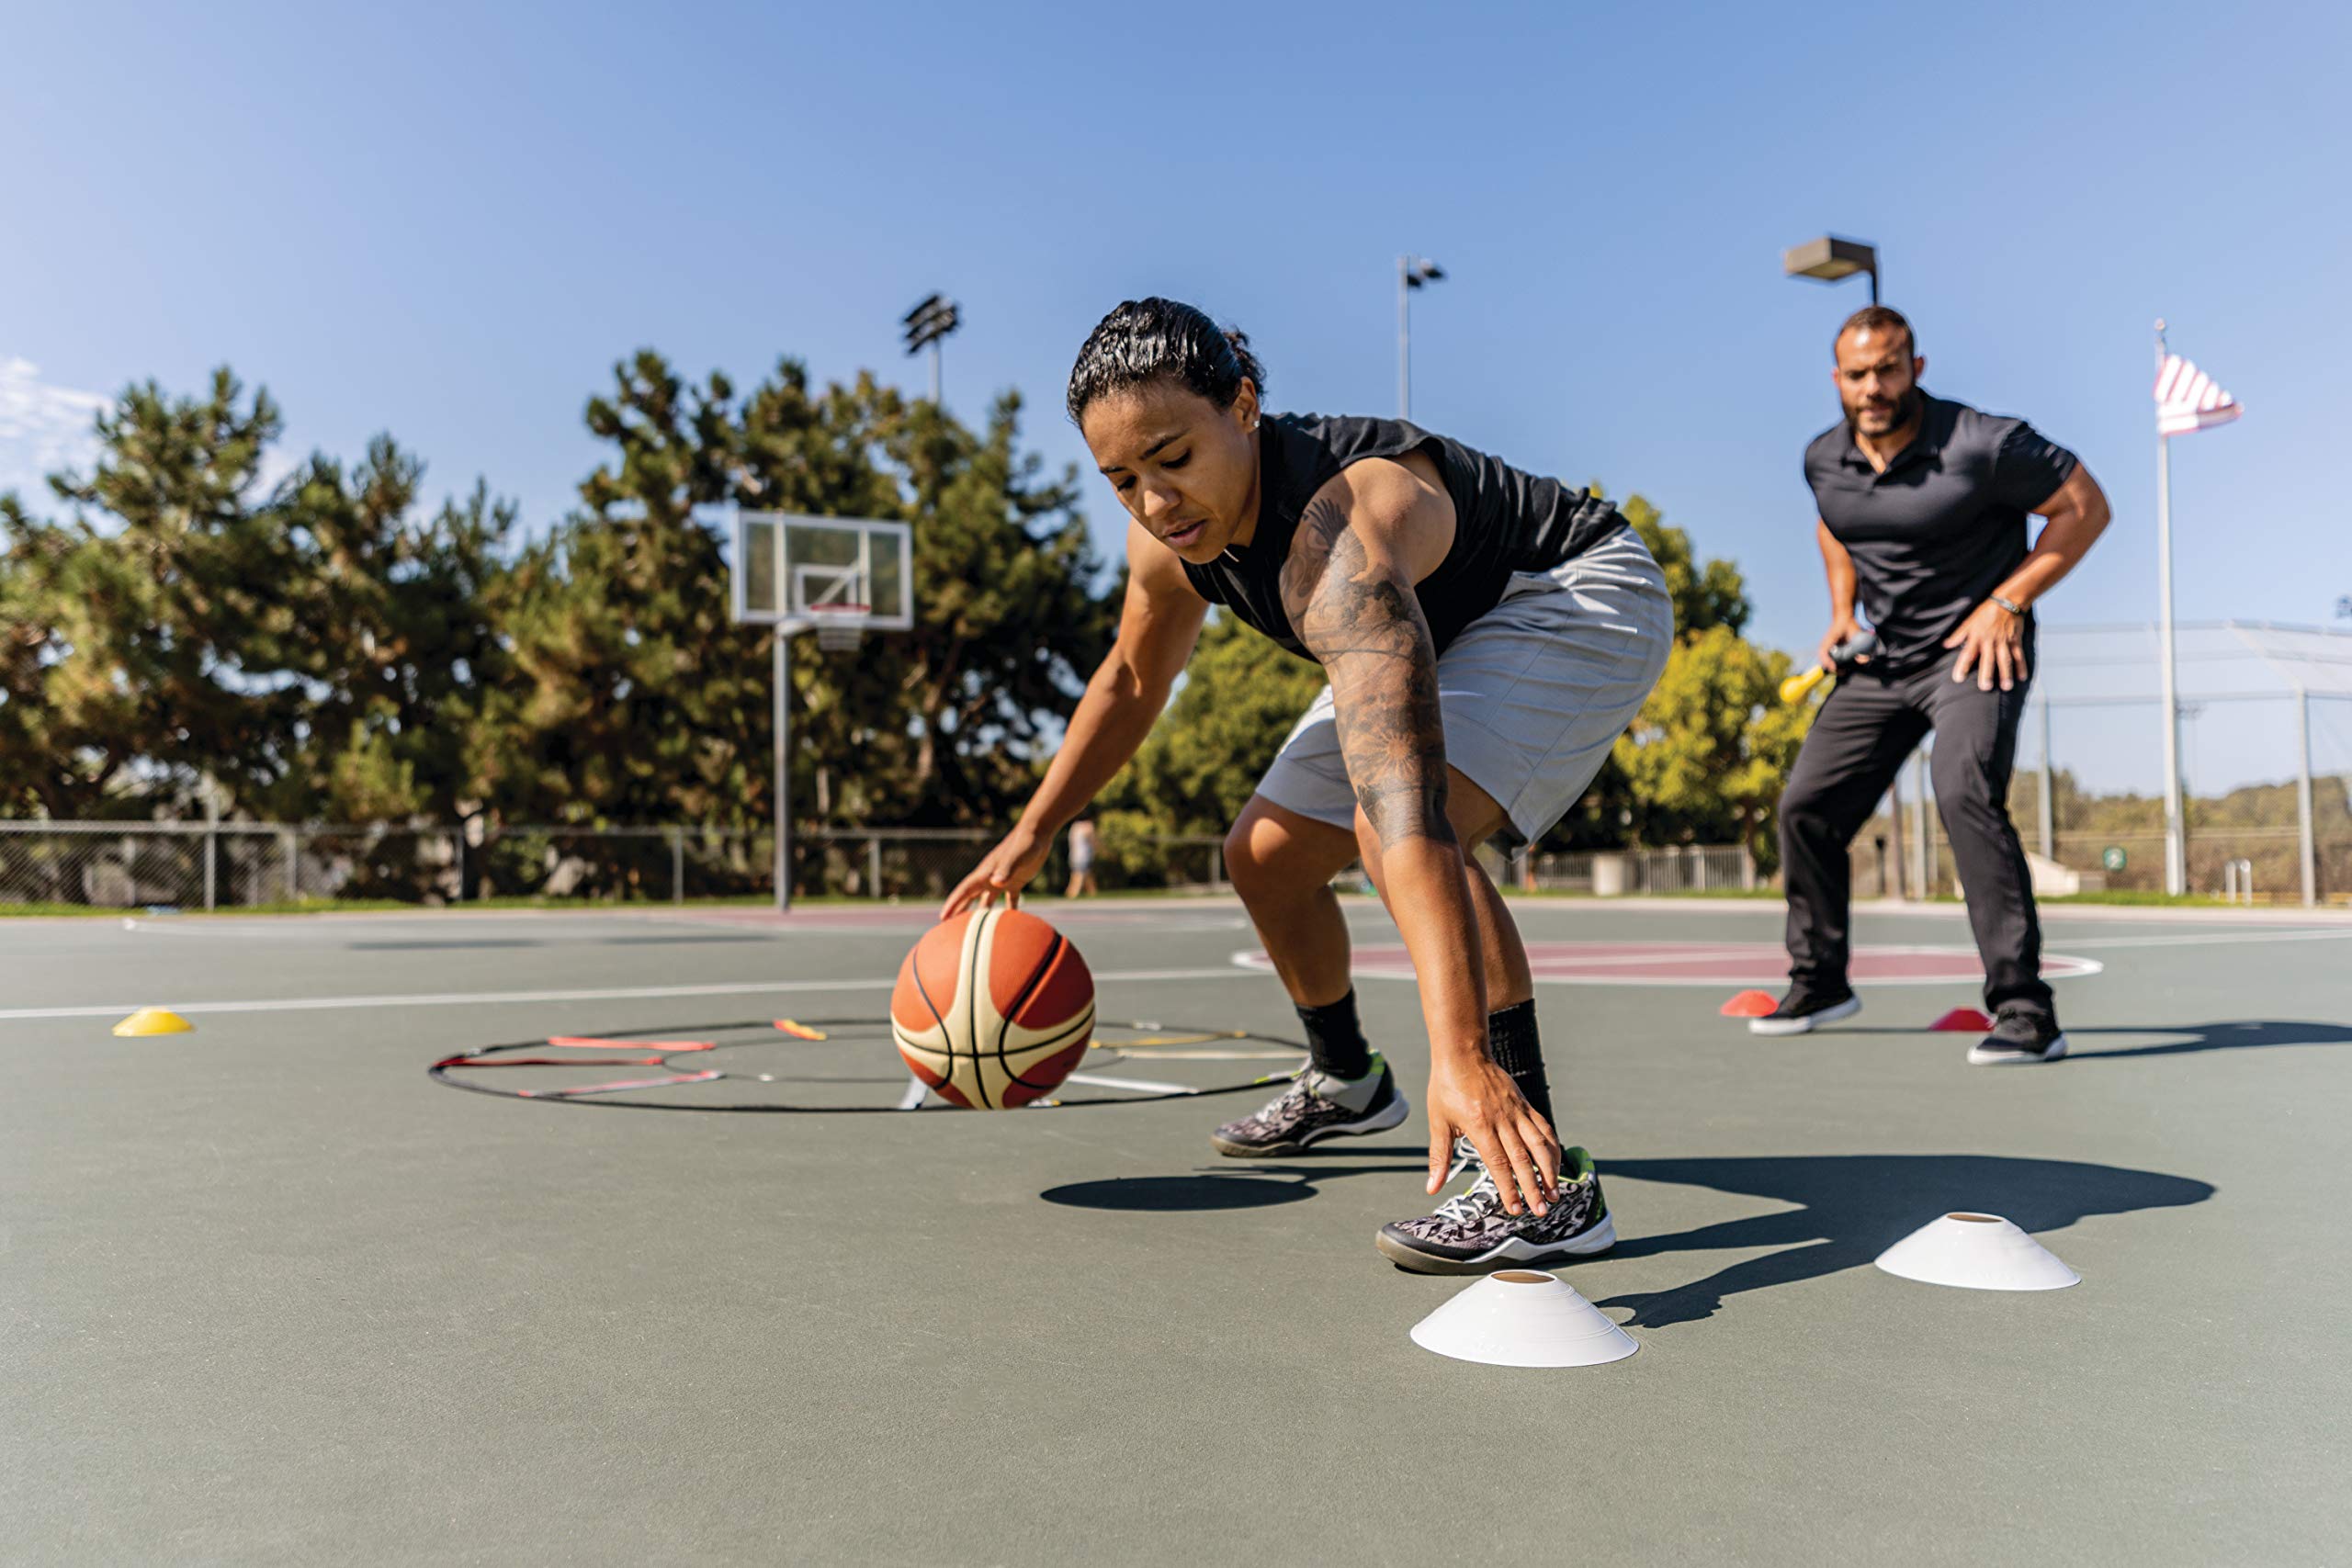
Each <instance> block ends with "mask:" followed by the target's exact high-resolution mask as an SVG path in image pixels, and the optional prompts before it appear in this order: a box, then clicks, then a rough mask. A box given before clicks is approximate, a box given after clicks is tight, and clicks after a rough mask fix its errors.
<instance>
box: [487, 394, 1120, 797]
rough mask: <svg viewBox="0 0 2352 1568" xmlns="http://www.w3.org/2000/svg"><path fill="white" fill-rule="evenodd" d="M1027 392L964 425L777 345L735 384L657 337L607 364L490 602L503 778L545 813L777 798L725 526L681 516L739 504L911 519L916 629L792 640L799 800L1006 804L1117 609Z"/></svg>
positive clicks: (765, 698)
mask: <svg viewBox="0 0 2352 1568" xmlns="http://www.w3.org/2000/svg"><path fill="white" fill-rule="evenodd" d="M1019 408H1020V405H1019V402H1018V400H1015V399H1012V398H1009V397H1008V398H1006V399H1004V400H1001V401H1000V402H999V403H998V404H997V405H996V406H995V408H994V409H993V410H992V411H991V413H990V417H989V424H988V427H987V429H986V430H985V431H982V432H977V433H976V432H973V431H971V430H969V429H967V428H966V427H964V426H963V425H961V424H959V423H957V422H956V421H955V420H953V419H952V418H950V417H948V416H947V415H946V414H945V413H944V412H943V411H941V410H940V409H938V408H937V407H936V406H935V405H933V404H930V403H927V402H918V403H910V402H908V401H907V400H904V399H903V398H901V397H900V396H899V393H897V392H896V391H894V390H892V389H888V388H885V387H882V386H880V385H879V384H877V383H876V381H875V380H874V379H873V378H872V377H871V376H861V377H860V378H858V379H857V380H856V381H855V382H854V383H853V384H851V385H848V386H843V385H840V384H833V385H831V386H828V387H827V388H825V389H823V390H821V391H818V390H815V389H812V388H811V386H810V384H809V379H808V376H807V372H806V371H805V369H804V368H803V367H801V366H799V365H798V364H797V363H795V362H793V361H789V360H787V361H785V362H784V363H783V364H781V365H780V366H779V367H777V370H776V372H775V375H774V376H773V377H771V378H769V379H768V380H767V381H766V382H764V383H763V384H762V385H761V386H760V387H758V388H756V389H753V390H752V392H751V394H750V395H749V396H748V397H745V398H742V399H741V400H739V399H738V397H737V395H736V392H735V389H734V388H733V386H732V385H731V384H730V383H729V381H728V380H727V378H724V377H721V376H713V377H711V378H708V379H707V381H705V382H704V383H703V384H701V385H700V386H688V385H686V384H685V383H684V382H683V381H682V380H681V379H680V378H678V377H677V376H676V375H675V374H674V373H673V371H672V370H671V369H670V367H669V366H668V365H667V364H666V362H664V361H663V360H662V358H661V356H659V355H654V354H651V353H650V352H649V353H642V354H639V355H637V356H636V357H635V358H633V359H632V360H630V361H628V362H627V363H624V364H623V365H621V366H619V367H616V385H615V387H614V389H613V390H612V391H611V392H609V393H608V394H606V395H605V396H602V397H599V398H596V399H594V400H592V401H591V402H590V404H589V407H588V423H589V427H590V429H591V430H592V431H593V432H594V434H597V435H598V436H599V437H601V438H602V439H604V440H605V441H606V442H608V443H609V444H610V445H611V446H612V448H613V450H612V453H611V455H610V456H609V457H608V458H607V460H606V461H605V463H604V464H602V465H600V466H599V467H598V468H597V469H596V470H595V472H594V473H593V474H591V475H590V476H589V478H588V479H586V480H585V481H584V482H583V483H582V487H581V496H582V503H583V505H582V510H581V511H580V512H579V513H575V514H574V515H573V516H572V517H571V518H570V519H568V520H567V521H566V522H565V523H564V525H562V526H561V527H560V528H559V529H557V530H556V531H555V532H554V533H553V534H552V535H551V536H549V537H548V539H547V540H545V541H543V542H542V543H541V544H539V545H538V546H537V547H533V548H531V549H528V550H526V551H525V552H524V555H523V558H522V559H521V560H520V561H519V562H518V564H517V567H516V570H515V574H514V577H513V580H512V583H511V592H510V594H509V597H508V599H507V601H506V602H505V604H503V606H502V614H503V624H504V625H505V626H507V627H508V628H509V630H510V632H511V637H512V660H513V666H514V670H515V680H514V681H513V682H511V683H510V688H509V690H508V691H507V692H506V693H505V694H503V696H502V698H501V699H500V701H499V703H498V704H497V712H496V713H495V715H494V718H493V722H492V725H491V726H490V727H489V728H490V730H491V732H492V733H493V734H494V735H495V736H496V737H497V742H496V744H495V745H494V746H493V747H492V753H493V757H492V761H491V763H490V765H489V768H488V770H487V771H488V772H489V773H490V774H491V775H492V780H493V784H494V785H495V794H496V795H497V797H498V798H500V799H501V800H502V801H503V802H505V803H507V808H508V809H509V810H513V811H520V812H522V813H524V814H526V815H529V816H532V817H536V818H540V819H544V820H559V821H582V822H587V821H614V822H667V821H674V820H678V819H680V818H684V819H686V820H689V821H704V822H716V823H729V824H741V825H752V826H758V825H763V824H764V823H766V822H767V821H768V820H769V819H770V816H771V813H772V810H773V806H772V800H771V795H772V786H771V784H770V780H769V769H770V765H771V764H770V761H769V758H770V755H771V748H772V739H771V737H772V730H771V705H770V693H769V669H770V664H769V635H768V634H767V633H766V632H765V631H763V630H760V629H758V628H747V627H739V626H733V625H731V624H730V622H729V610H728V592H727V578H726V570H725V560H724V551H723V544H724V542H723V541H722V540H721V539H720V538H719V536H718V531H717V529H715V528H714V527H713V526H711V525H709V524H707V523H706V522H704V521H702V520H700V519H698V518H697V517H696V515H695V508H696V507H697V506H701V505H705V504H710V503H721V502H734V503H736V504H738V505H740V506H742V507H745V508H748V509H758V510H772V511H783V512H795V513H806V514H813V515H820V516H865V517H879V518H884V519H897V520H902V521H906V522H908V523H910V524H911V525H912V526H913V536H914V554H915V601H916V602H915V616H916V626H915V627H914V629H913V630H912V631H910V632H907V633H880V634H876V637H873V638H869V639H868V641H867V642H866V643H865V646H863V647H862V648H860V649H857V650H855V651H853V652H848V653H832V654H828V653H824V652H821V651H820V650H819V649H816V648H814V647H813V646H812V645H810V644H809V643H806V642H804V643H802V644H800V645H799V646H797V647H796V648H795V649H793V658H792V669H793V684H794V705H795V711H794V716H793V721H794V726H795V729H794V746H793V770H794V780H793V788H794V799H795V801H796V803H797V806H798V807H799V810H798V811H797V812H796V815H803V814H806V815H821V816H828V817H832V818H843V819H859V820H866V821H877V822H890V823H910V824H933V825H945V824H956V823H968V822H992V821H998V820H1001V819H1002V818H1003V816H1004V815H1005V814H1006V812H1007V810H1008V809H1009V802H1010V801H1011V800H1012V797H1013V796H1014V795H1017V794H1018V793H1019V791H1020V790H1021V789H1022V788H1023V787H1024V785H1025V783H1026V779H1027V777H1028V773H1029V770H1030V764H1031V761H1032V760H1033V755H1034V752H1035V748H1036V746H1037V744H1038V742H1039V740H1040V739H1041V737H1043V736H1044V735H1046V734H1047V733H1049V732H1050V731H1051V730H1052V728H1054V726H1055V725H1056V723H1057V720H1058V719H1059V718H1060V717H1063V716H1067V714H1068V712H1069V708H1070V706H1071V705H1073V704H1074V703H1075V701H1076V697H1077V694H1078V692H1079V690H1080V683H1081V682H1082V678H1083V672H1084V671H1086V670H1089V669H1091V666H1092V664H1093V663H1094V661H1095V660H1098V659H1099V658H1100V657H1101V654H1102V652H1103V649H1105V648H1106V647H1107V646H1108V640H1109V636H1110V630H1111V618H1110V617H1111V608H1110V605H1109V604H1108V602H1107V601H1106V600H1105V599H1104V598H1103V596H1102V595H1101V594H1100V592H1098V591H1097V589H1096V579H1097V578H1099V576H1100V575H1101V572H1100V568H1099V566H1098V564H1097V563H1096V561H1095V560H1094V558H1093V557H1092V555H1091V552H1090V550H1089V549H1088V547H1087V543H1086V532H1085V524H1084V520H1083V519H1082V518H1081V517H1080V515H1079V513H1078V512H1077V510H1076V507H1075V498H1076V491H1075V479H1074V476H1071V475H1068V474H1066V475H1064V476H1063V477H1062V479H1059V480H1057V481H1050V482H1049V481H1046V480H1044V479H1041V478H1040V477H1039V473H1038V468H1039V465H1038V462H1037V460H1036V458H1035V457H1034V456H1026V457H1024V456H1023V455H1022V454H1020V453H1019V451H1018V449H1017V442H1018V433H1019V421H1018V415H1019Z"/></svg>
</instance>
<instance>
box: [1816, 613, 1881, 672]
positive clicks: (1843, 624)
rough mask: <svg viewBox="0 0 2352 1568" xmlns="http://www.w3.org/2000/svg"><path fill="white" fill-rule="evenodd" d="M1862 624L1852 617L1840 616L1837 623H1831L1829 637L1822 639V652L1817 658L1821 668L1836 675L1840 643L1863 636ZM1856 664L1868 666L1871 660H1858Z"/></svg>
mask: <svg viewBox="0 0 2352 1568" xmlns="http://www.w3.org/2000/svg"><path fill="white" fill-rule="evenodd" d="M1861 633H1862V627H1861V623H1860V622H1859V621H1857V620H1855V619H1854V617H1853V616H1851V615H1840V616H1838V618H1837V619H1836V620H1835V621H1833V622H1831V623H1830V626H1829V635H1828V636H1826V637H1823V638H1822V639H1821V652H1820V654H1819V655H1818V656H1817V658H1818V661H1819V663H1820V665H1821V667H1822V668H1823V669H1824V670H1827V671H1832V672H1833V673H1834V672H1835V671H1837V668H1838V645H1839V644H1840V643H1844V642H1849V641H1850V640H1852V639H1853V638H1855V637H1860V636H1861ZM1855 662H1856V663H1857V664H1868V663H1869V662H1870V660H1867V659H1858V660H1855Z"/></svg>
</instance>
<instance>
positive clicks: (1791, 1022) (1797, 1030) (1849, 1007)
mask: <svg viewBox="0 0 2352 1568" xmlns="http://www.w3.org/2000/svg"><path fill="white" fill-rule="evenodd" d="M1861 1010H1862V998H1860V997H1848V998H1846V999H1845V1000H1844V1001H1842V1002H1838V1003H1837V1004H1835V1005H1834V1006H1830V1007H1826V1008H1823V1009H1822V1010H1820V1011H1819V1012H1809V1013H1807V1014H1805V1015H1804V1017H1803V1018H1751V1019H1749V1020H1748V1021H1747V1032H1748V1033H1750V1034H1775V1035H1778V1034H1810V1033H1812V1032H1814V1031H1815V1030H1816V1029H1819V1028H1820V1027H1821V1026H1822V1025H1823V1024H1825V1023H1835V1022H1837V1021H1838V1020H1839V1019H1841V1018H1851V1017H1853V1016H1854V1015H1855V1014H1856V1013H1858V1012H1860V1011H1861Z"/></svg>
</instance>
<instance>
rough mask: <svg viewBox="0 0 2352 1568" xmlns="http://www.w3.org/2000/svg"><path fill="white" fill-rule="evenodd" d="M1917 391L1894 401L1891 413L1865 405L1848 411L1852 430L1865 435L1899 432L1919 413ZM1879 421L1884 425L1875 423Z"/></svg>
mask: <svg viewBox="0 0 2352 1568" xmlns="http://www.w3.org/2000/svg"><path fill="white" fill-rule="evenodd" d="M1919 403H1920V392H1919V389H1918V388H1917V387H1914V388H1912V389H1910V390H1909V391H1907V392H1905V393H1904V394H1903V395H1902V396H1901V397H1899V398H1897V399H1895V400H1894V410H1893V411H1892V412H1885V411H1882V410H1880V409H1878V408H1875V407H1871V406H1868V405H1865V406H1864V407H1861V408H1858V409H1852V410H1849V411H1848V413H1847V417H1848V418H1849V419H1850V420H1852V421H1853V422H1854V428H1855V429H1856V430H1859V431H1860V432H1861V433H1862V434H1865V435H1884V434H1887V433H1888V432H1889V431H1894V430H1900V429H1902V428H1903V427H1904V426H1905V425H1906V424H1908V423H1911V421H1912V419H1913V417H1914V416H1916V415H1917V413H1918V412H1919ZM1881 419H1883V420H1885V422H1886V423H1883V424H1880V423H1876V422H1877V421H1879V420H1881Z"/></svg>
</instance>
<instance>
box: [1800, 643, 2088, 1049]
mask: <svg viewBox="0 0 2352 1568" xmlns="http://www.w3.org/2000/svg"><path fill="white" fill-rule="evenodd" d="M2030 649H2031V645H2030V643H2029V644H2028V650H2029V651H2028V657H2029V658H2030V657H2031V654H2030ZM1959 657H1960V654H1959V651H1958V650H1957V649H1955V650H1953V651H1952V652H1950V653H1947V654H1946V655H1944V657H1943V658H1942V659H1940V660H1938V661H1937V662H1936V663H1935V664H1934V665H1933V666H1932V667H1930V668H1928V669H1926V670H1922V671H1917V673H1914V674H1909V675H1898V676H1893V677H1885V678H1882V677H1879V676H1874V675H1872V674H1870V673H1869V672H1868V671H1858V672H1857V673H1856V674H1854V675H1852V676H1850V677H1849V678H1848V679H1846V680H1843V681H1840V682H1838V685H1837V688H1836V689H1835V690H1833V691H1832V692H1831V693H1830V694H1829V699H1828V701H1826V702H1825V703H1824V704H1823V705H1822V707H1821V712H1820V714H1819V715H1817V716H1815V719H1814V721H1813V728H1812V730H1811V732H1810V733H1808V734H1807V735H1806V736H1805V738H1804V750H1802V751H1801V752H1799V753H1798V754H1797V765H1796V767H1795V768H1794V769H1793V770H1792V771H1791V773H1790V774H1789V786H1788V788H1787V790H1786V791H1785V792H1783V793H1782V795H1781V869H1782V871H1783V873H1784V874H1785V876H1786V879H1787V883H1788V895H1789V977H1790V978H1791V979H1792V981H1794V982H1795V983H1796V985H1798V986H1799V987H1804V989H1806V990H1809V991H1813V992H1815V993H1816V994H1819V993H1822V992H1827V993H1830V994H1833V995H1834V994H1837V993H1839V992H1842V991H1844V990H1845V989H1846V985H1847V980H1846V960H1847V953H1848V948H1847V915H1848V905H1849V902H1850V901H1851V866H1850V863H1849V860H1848V858H1847V846H1848V845H1849V844H1851V843H1852V842H1853V840H1854V835H1855V834H1856V833H1857V832H1859V831H1860V829H1861V826H1862V824H1863V823H1864V822H1866V821H1868V820H1869V819H1870V816H1871V812H1872V811H1873V810H1875V809H1876V808H1877V806H1878V803H1879V800H1880V799H1881V797H1883V795H1885V794H1886V790H1887V786H1888V785H1889V784H1893V783H1894V774H1895V770H1896V769H1898V768H1900V767H1901V766H1902V765H1903V761H1904V759H1905V758H1906V757H1908V756H1910V754H1911V753H1912V751H1913V750H1915V749H1916V748H1917V746H1918V744H1919V742H1920V740H1921V739H1923V738H1924V737H1925V736H1926V735H1927V733H1928V730H1930V729H1932V730H1934V731H1935V732H1936V749H1935V751H1934V753H1933V755H1932V757H1931V759H1930V761H1929V770H1930V772H1931V773H1932V774H1933V775H1934V778H1935V781H1936V809H1937V811H1938V813H1939V815H1940V816H1941V817H1942V818H1943V823H1944V834H1945V837H1946V838H1947V839H1948V840H1950V841H1951V854H1952V860H1953V861H1954V863H1957V865H1958V866H1959V868H1960V885H1961V887H1962V890H1963V891H1965V892H1966V894H1967V895H1968V923H1969V924H1970V925H1971V926H1972V927H1973V928H1974V929H1975V932H1976V951H1977V953H1978V954H1979V955H1980V956H1981V957H1982V958H1983V959H1984V961H1985V1008H1986V1009H1987V1010H1993V1011H1997V1010H1999V1009H2001V1008H2002V1007H2003V1006H2013V1007H2018V1008H2021V1009H2028V1010H2033V1011H2036V1012H2040V1013H2041V1014H2043V1015H2044V1016H2045V1017H2050V1016H2054V1009H2053V1007H2052V1002H2051V998H2050V987H2048V986H2047V985H2045V984H2044V983H2043V982H2042V979H2041V921H2040V920H2039V919H2036V918H2035V916H2034V909H2033V885H2032V882H2031V880H2030V876H2029V874H2028V873H2027V870H2026V863H2025V851H2024V849H2023V848H2022V847H2021V846H2020V845H2019V844H2018V833H2017V829H2016V828H2015V827H2014V826H2012V825H2011V824H2010V821H2009V806H2008V799H2009V770H2010V767H2011V765H2012V764H2013V763H2014V762H2015V761H2016V759H2017V741H2018V719H2019V718H2021V717H2023V716H2024V714H2025V694H2026V687H2025V685H2024V683H2023V682H2019V683H2018V686H2017V687H2016V688H2015V689H2014V690H2011V691H2007V692H2004V691H2002V690H2001V689H2000V688H1999V687H1998V686H1996V687H1995V688H1994V689H1993V690H1992V691H1989V692H1980V691H1978V690H1977V689H1976V674H1975V671H1970V672H1969V676H1968V679H1967V680H1966V681H1964V682H1955V681H1954V680H1953V679H1952V678H1951V669H1952V663H1953V661H1954V660H1957V659H1958V658H1959Z"/></svg>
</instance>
